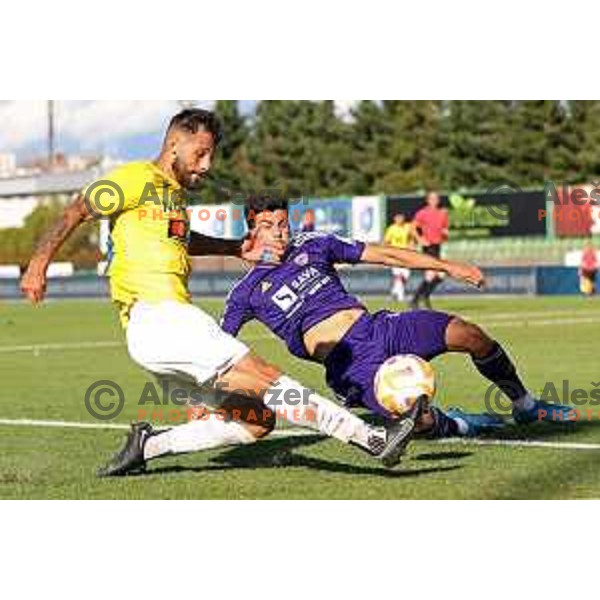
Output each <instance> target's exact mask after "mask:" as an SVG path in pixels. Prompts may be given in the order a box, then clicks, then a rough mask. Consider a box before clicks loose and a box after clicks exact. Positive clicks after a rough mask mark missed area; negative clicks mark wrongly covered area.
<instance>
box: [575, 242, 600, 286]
mask: <svg viewBox="0 0 600 600" xmlns="http://www.w3.org/2000/svg"><path fill="white" fill-rule="evenodd" d="M597 272H598V257H597V255H596V250H595V248H594V245H593V244H592V242H588V243H587V244H586V245H585V247H584V249H583V254H582V255H581V266H580V267H579V288H580V290H581V293H582V294H584V295H585V296H593V295H594V294H595V293H596V273H597Z"/></svg>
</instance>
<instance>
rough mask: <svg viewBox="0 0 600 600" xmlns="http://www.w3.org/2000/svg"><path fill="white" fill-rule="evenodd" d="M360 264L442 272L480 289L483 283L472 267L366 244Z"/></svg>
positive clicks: (425, 255)
mask: <svg viewBox="0 0 600 600" xmlns="http://www.w3.org/2000/svg"><path fill="white" fill-rule="evenodd" d="M361 262H363V263H370V264H375V265H386V266H388V267H405V268H407V269H421V270H431V271H443V272H444V273H447V274H448V275H450V277H453V278H454V279H459V280H463V281H466V282H467V283H470V284H471V285H475V286H477V287H482V286H483V284H484V283H485V278H484V276H483V273H482V272H481V271H480V270H479V269H478V268H477V267H476V266H474V265H469V264H467V263H461V262H456V261H452V260H442V259H441V258H435V257H434V256H429V255H427V254H422V253H420V252H415V251H414V250H406V249H403V248H392V247H390V246H380V245H378V244H367V245H366V246H365V249H364V251H363V254H362V256H361Z"/></svg>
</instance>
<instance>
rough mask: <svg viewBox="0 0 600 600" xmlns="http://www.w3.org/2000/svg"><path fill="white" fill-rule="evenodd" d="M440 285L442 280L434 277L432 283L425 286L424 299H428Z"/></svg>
mask: <svg viewBox="0 0 600 600" xmlns="http://www.w3.org/2000/svg"><path fill="white" fill-rule="evenodd" d="M440 283H442V280H441V279H440V278H439V277H436V278H435V279H434V280H433V281H429V282H428V285H427V290H426V291H425V298H429V296H431V294H433V292H435V288H437V286H438V285H440Z"/></svg>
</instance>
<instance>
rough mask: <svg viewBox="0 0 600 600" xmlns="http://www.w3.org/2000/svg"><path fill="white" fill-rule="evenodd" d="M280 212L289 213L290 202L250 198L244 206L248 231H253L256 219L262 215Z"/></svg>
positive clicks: (280, 199) (277, 199)
mask: <svg viewBox="0 0 600 600" xmlns="http://www.w3.org/2000/svg"><path fill="white" fill-rule="evenodd" d="M278 210H281V211H284V210H285V211H287V210H288V201H287V200H285V199H283V198H268V197H267V198H265V197H252V198H248V199H247V200H246V203H245V205H244V217H245V218H246V224H247V225H248V229H252V228H253V227H254V223H255V219H256V217H257V216H258V215H259V214H260V213H262V212H272V213H274V212H275V211H278Z"/></svg>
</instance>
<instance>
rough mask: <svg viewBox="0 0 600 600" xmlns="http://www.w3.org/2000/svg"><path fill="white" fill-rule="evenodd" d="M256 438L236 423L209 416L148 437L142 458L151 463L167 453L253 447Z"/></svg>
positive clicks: (212, 415)
mask: <svg viewBox="0 0 600 600" xmlns="http://www.w3.org/2000/svg"><path fill="white" fill-rule="evenodd" d="M255 441H256V438H255V437H254V436H253V435H252V434H251V433H250V432H249V431H248V430H247V429H246V428H245V427H243V426H242V425H240V424H239V423H236V422H235V421H223V420H221V419H219V418H218V417H216V416H215V415H214V414H210V417H209V418H208V419H206V420H196V421H190V422H189V423H184V424H183V425H177V426H176V427H173V429H169V430H168V431H164V432H163V433H159V434H158V435H154V436H152V437H150V438H148V441H147V442H146V445H145V446H144V458H145V459H146V460H150V459H152V458H158V457H159V456H165V455H166V454H185V453H186V452H200V451H201V450H209V449H211V448H220V447H222V446H235V445H237V444H252V443H253V442H255Z"/></svg>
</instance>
